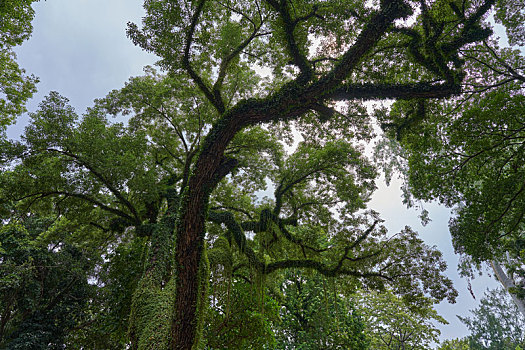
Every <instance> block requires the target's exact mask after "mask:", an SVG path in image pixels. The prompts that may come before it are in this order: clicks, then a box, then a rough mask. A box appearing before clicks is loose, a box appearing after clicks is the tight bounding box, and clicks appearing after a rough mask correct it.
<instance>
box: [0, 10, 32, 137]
mask: <svg viewBox="0 0 525 350" xmlns="http://www.w3.org/2000/svg"><path fill="white" fill-rule="evenodd" d="M35 1H38V0H3V1H2V3H0V132H3V131H4V128H5V126H6V125H9V124H10V123H12V122H13V121H14V119H15V117H16V116H18V115H20V114H22V113H23V112H25V111H26V109H25V102H26V101H27V100H28V99H29V98H31V96H33V93H34V92H35V83H36V82H37V81H38V80H37V79H36V78H35V77H34V76H26V75H25V71H24V69H22V68H20V67H19V66H18V64H17V63H16V60H15V59H16V55H15V53H14V52H13V48H14V47H15V46H17V45H20V44H22V42H23V41H24V40H26V39H28V38H29V36H30V35H31V32H32V30H33V27H32V26H31V21H32V20H33V16H34V10H33V8H32V7H31V4H32V3H33V2H35Z"/></svg>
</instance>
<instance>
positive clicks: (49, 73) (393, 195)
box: [8, 0, 498, 339]
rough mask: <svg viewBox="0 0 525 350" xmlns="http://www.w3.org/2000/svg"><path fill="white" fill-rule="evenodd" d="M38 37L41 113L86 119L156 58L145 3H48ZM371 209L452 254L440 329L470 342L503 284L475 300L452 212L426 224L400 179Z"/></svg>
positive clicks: (395, 228)
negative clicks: (140, 28) (461, 266)
mask: <svg viewBox="0 0 525 350" xmlns="http://www.w3.org/2000/svg"><path fill="white" fill-rule="evenodd" d="M34 9H35V10H36V16H35V20H34V21H33V26H34V30H33V35H32V37H31V38H30V40H28V41H27V42H25V43H24V44H23V45H22V46H21V47H19V48H18V49H17V50H16V52H17V55H18V62H19V63H20V65H21V66H22V67H23V68H25V69H26V71H27V72H28V73H31V74H34V75H36V76H37V77H39V78H40V83H39V84H38V86H37V87H38V93H37V94H35V96H34V98H33V99H32V100H31V101H30V102H29V103H28V106H27V107H28V110H29V111H30V112H32V111H33V112H34V111H35V110H36V109H37V108H38V104H39V103H40V101H42V99H43V98H44V96H46V95H48V94H49V92H50V91H58V92H59V93H60V94H61V95H63V96H65V97H67V98H68V99H69V100H70V104H71V105H72V106H73V107H74V108H75V110H76V112H77V113H78V114H82V113H83V112H84V111H85V110H86V108H87V107H89V106H91V105H92V102H93V100H94V99H96V98H100V97H103V96H105V95H106V94H107V93H108V92H109V91H111V90H113V89H118V88H121V87H122V86H123V85H124V83H125V82H126V81H127V80H128V79H129V78H130V77H131V76H137V75H141V74H142V73H143V67H144V66H145V65H152V64H154V63H155V61H156V58H155V57H154V56H153V55H151V54H148V53H145V52H144V51H142V50H141V49H140V48H138V47H136V46H134V45H133V44H132V42H131V41H130V40H129V39H128V38H127V37H126V33H125V30H126V23H127V22H129V21H131V22H135V23H137V24H138V23H140V21H141V17H142V16H143V9H142V1H141V0H47V1H42V0H41V1H40V2H38V3H36V4H35V5H34ZM27 120H28V117H27V114H26V115H24V116H21V117H20V118H19V119H18V122H17V124H16V125H15V126H12V127H10V128H9V129H8V136H10V137H11V138H18V136H19V135H20V133H21V132H22V130H23V128H24V126H25V125H26V124H27ZM378 185H379V189H378V191H377V192H376V193H375V195H374V197H373V198H372V201H371V203H370V207H371V208H372V209H374V210H376V211H378V212H380V213H381V215H382V217H383V219H385V225H386V226H387V228H388V229H389V231H390V232H399V231H400V230H401V229H402V228H404V227H405V226H406V225H409V226H411V227H412V228H413V229H415V230H417V231H418V232H419V233H420V235H421V236H422V238H423V239H424V240H425V242H426V243H427V244H428V245H430V246H434V245H435V246H436V247H437V248H438V249H439V250H440V251H441V252H442V253H443V255H444V258H445V260H446V261H447V263H448V266H449V269H448V271H447V273H446V274H447V275H448V277H449V278H451V279H452V280H453V281H454V286H455V288H456V289H457V290H458V292H459V297H458V299H457V303H456V304H448V303H447V302H443V303H441V304H439V305H437V306H436V309H437V310H438V312H439V313H440V314H441V315H442V316H443V317H444V318H445V319H447V320H448V322H449V325H440V326H439V328H440V330H441V332H442V334H441V339H451V338H456V337H463V336H465V335H467V334H468V331H467V329H466V327H465V326H464V325H463V324H462V323H461V322H459V320H458V319H457V317H456V315H462V316H466V315H468V314H469V312H468V310H470V309H473V308H475V307H476V306H477V305H478V302H479V300H480V299H481V298H482V296H483V293H484V291H485V290H486V289H487V288H491V289H492V288H495V287H497V286H498V283H497V282H496V281H495V280H494V279H491V278H489V277H487V276H486V274H485V276H482V277H478V278H476V279H474V280H472V281H471V284H472V291H473V292H474V295H475V296H476V300H475V299H474V298H473V297H472V295H471V293H470V292H469V290H468V287H467V281H466V280H464V279H461V278H460V277H459V275H458V273H457V272H456V269H457V263H458V257H457V256H456V255H455V254H454V250H453V248H452V243H451V238H450V234H449V232H448V220H449V217H450V210H449V209H447V208H444V207H442V206H439V205H437V204H432V203H431V204H428V203H427V204H424V207H425V209H427V210H428V211H429V212H430V217H431V219H432V221H431V222H430V223H429V224H428V225H427V226H425V227H423V226H421V224H420V220H419V219H418V215H419V212H418V211H416V210H415V209H411V210H408V209H407V208H405V207H404V206H403V204H402V199H401V192H400V190H399V187H400V182H399V181H393V182H392V184H391V185H390V186H389V187H387V186H386V185H385V184H384V183H381V182H379V183H378Z"/></svg>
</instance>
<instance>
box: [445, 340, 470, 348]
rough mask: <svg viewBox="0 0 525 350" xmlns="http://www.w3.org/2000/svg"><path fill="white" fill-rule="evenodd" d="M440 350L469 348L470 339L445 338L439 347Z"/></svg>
mask: <svg viewBox="0 0 525 350" xmlns="http://www.w3.org/2000/svg"><path fill="white" fill-rule="evenodd" d="M438 349H439V350H469V349H470V347H469V345H468V339H465V338H463V339H451V340H445V341H444V342H442V343H441V344H440V345H439V347H438Z"/></svg>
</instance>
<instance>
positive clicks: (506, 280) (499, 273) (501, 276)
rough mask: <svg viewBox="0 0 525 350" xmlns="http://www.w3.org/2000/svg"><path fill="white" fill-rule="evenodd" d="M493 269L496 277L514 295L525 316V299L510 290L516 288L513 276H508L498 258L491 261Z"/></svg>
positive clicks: (514, 299) (515, 301)
mask: <svg viewBox="0 0 525 350" xmlns="http://www.w3.org/2000/svg"><path fill="white" fill-rule="evenodd" d="M491 264H492V269H493V270H494V273H495V274H496V277H497V278H498V280H499V281H500V283H501V284H502V285H503V287H504V288H505V290H506V291H507V292H508V293H509V294H510V296H511V297H512V300H513V301H514V303H515V304H516V306H517V307H518V310H519V311H520V312H521V314H522V315H523V316H525V301H524V300H522V299H520V298H519V297H518V296H517V295H516V294H514V293H511V292H510V291H509V289H510V288H515V287H516V284H515V283H514V281H513V280H512V278H510V277H508V276H507V274H506V273H505V271H504V270H503V268H502V267H501V265H500V263H499V262H497V261H496V260H492V261H491Z"/></svg>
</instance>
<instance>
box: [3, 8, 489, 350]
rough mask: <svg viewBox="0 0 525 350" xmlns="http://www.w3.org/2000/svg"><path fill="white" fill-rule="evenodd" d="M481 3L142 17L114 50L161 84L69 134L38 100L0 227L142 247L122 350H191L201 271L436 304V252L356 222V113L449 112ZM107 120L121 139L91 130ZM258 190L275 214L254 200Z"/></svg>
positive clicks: (366, 177) (51, 103)
mask: <svg viewBox="0 0 525 350" xmlns="http://www.w3.org/2000/svg"><path fill="white" fill-rule="evenodd" d="M492 3H493V1H490V0H487V1H479V2H465V1H457V2H454V1H452V2H450V1H434V2H426V1H423V0H421V1H403V0H385V1H372V2H361V1H355V2H354V1H335V0H334V1H286V0H280V1H277V0H267V1H250V2H246V1H206V0H199V1H177V2H175V1H160V0H157V1H146V2H145V5H144V6H145V9H146V16H145V17H144V23H143V27H142V28H141V29H139V27H138V26H136V25H130V27H129V32H128V33H129V35H130V37H131V38H132V40H133V41H134V42H135V43H136V44H138V45H140V46H141V47H143V48H144V49H146V50H149V51H152V52H154V53H156V54H157V55H158V56H159V57H160V58H161V60H160V62H159V64H160V66H161V67H162V68H163V69H164V70H165V71H166V73H167V74H166V75H159V74H157V73H155V72H154V71H149V74H148V75H147V76H145V77H142V78H135V79H132V80H131V81H130V82H129V84H127V86H126V87H124V88H123V89H122V90H119V91H115V92H113V93H111V94H110V95H109V96H108V97H107V98H105V99H103V100H100V101H98V103H97V104H96V106H95V107H94V108H92V109H90V110H89V111H88V112H87V113H86V115H85V116H84V118H83V119H82V120H79V119H78V117H77V116H76V114H75V113H74V112H73V110H72V109H71V108H70V107H68V106H67V101H65V99H63V98H62V97H60V96H59V95H58V94H52V95H50V96H49V97H48V98H47V99H46V100H45V101H44V102H43V103H42V104H41V107H40V110H39V111H38V112H36V113H35V114H33V115H32V122H31V125H30V126H29V127H28V128H27V129H26V133H25V136H24V138H23V141H22V142H19V143H16V142H13V143H11V144H10V145H8V147H5V148H4V149H3V153H2V160H3V164H4V173H3V174H2V178H1V181H2V196H3V199H4V201H3V202H4V203H7V202H8V201H9V202H13V201H14V202H17V203H18V206H17V208H16V210H14V211H13V210H12V209H11V206H8V205H6V206H5V207H4V208H3V209H5V212H6V213H7V214H6V215H13V214H17V213H20V211H27V210H41V211H47V212H49V211H51V212H54V213H55V214H56V215H59V216H66V217H68V216H69V220H71V221H73V222H74V223H75V224H78V225H80V226H81V227H91V228H92V230H94V231H95V232H96V234H94V235H90V237H91V238H90V240H89V242H90V243H93V244H94V245H97V244H98V246H99V247H100V246H104V239H103V237H104V234H106V237H107V234H108V233H109V234H112V233H113V236H112V237H113V243H114V244H118V243H121V242H123V241H125V240H126V239H129V237H130V236H133V235H134V236H135V237H137V238H140V237H144V238H146V239H147V242H148V243H147V244H146V245H144V247H145V248H147V251H145V252H144V253H143V254H142V255H141V256H142V257H143V258H144V262H143V274H142V277H141V278H140V281H137V282H136V288H135V291H134V295H133V297H132V301H131V306H130V308H131V314H130V315H129V322H130V330H129V332H130V334H129V336H130V340H131V346H132V348H134V349H135V348H140V349H153V348H155V349H162V348H173V349H191V348H194V347H197V346H199V342H200V341H201V331H202V325H203V318H204V315H205V314H206V310H205V308H206V304H207V303H208V297H207V295H208V293H209V291H208V279H209V273H210V272H209V268H210V267H211V268H212V274H213V273H215V274H217V273H218V272H221V273H222V271H225V269H226V267H227V266H230V270H229V271H231V274H230V275H229V276H235V275H236V274H237V275H238V276H237V277H236V278H238V279H241V278H242V279H244V280H247V281H250V283H251V282H253V281H252V279H251V278H257V279H262V280H264V279H265V278H266V277H267V276H268V275H270V274H272V273H275V272H277V271H279V270H283V269H288V268H295V269H298V268H299V269H311V270H315V271H317V272H318V273H320V274H322V275H325V276H328V277H334V276H338V275H342V276H351V277H354V278H355V279H357V280H358V281H360V283H363V284H368V285H369V286H370V287H374V288H384V284H386V283H388V284H390V285H391V287H392V288H393V289H394V290H396V292H398V293H401V294H404V295H410V294H414V295H421V294H423V293H425V292H428V293H430V294H431V295H432V296H433V297H435V298H438V299H442V298H444V297H449V298H450V299H453V297H454V291H453V289H452V288H451V286H450V281H447V280H443V278H441V277H439V276H440V275H439V274H440V272H442V271H443V269H444V264H443V262H442V261H441V257H440V255H439V254H438V253H437V252H436V251H435V250H433V249H431V248H429V247H427V246H425V245H424V244H423V243H422V242H421V241H420V240H419V239H418V238H417V237H416V236H415V234H414V232H412V231H411V230H410V229H408V228H407V229H405V230H403V231H402V232H401V233H400V234H399V235H397V236H395V237H394V238H392V239H384V236H385V231H384V229H383V228H382V227H381V226H380V224H379V222H380V219H379V218H378V216H377V214H376V213H374V212H370V211H364V209H365V208H366V201H367V199H368V198H369V196H370V194H371V192H372V191H373V189H374V179H375V176H376V172H375V170H374V169H373V167H372V166H370V164H369V163H368V162H367V160H366V159H365V158H364V157H363V156H362V154H361V151H360V147H359V145H358V144H359V143H360V142H366V141H367V140H369V137H370V136H369V132H370V129H371V127H370V125H369V124H368V123H367V122H366V119H365V118H364V117H362V116H363V114H365V112H364V109H363V108H362V107H361V106H359V103H357V102H359V101H363V100H373V99H402V100H409V101H413V100H417V101H418V102H419V103H422V101H423V100H425V99H436V98H446V97H450V96H453V95H455V94H458V93H459V92H460V91H461V83H462V81H463V79H464V77H465V74H466V73H465V70H464V67H463V63H464V62H463V60H462V59H461V58H460V56H459V51H460V50H461V49H463V48H464V47H467V46H470V45H472V43H474V42H476V41H479V40H483V39H486V38H487V37H488V36H489V35H490V33H491V31H490V29H488V28H486V25H484V24H482V20H483V18H485V17H486V15H487V13H488V11H489V10H490V8H491V6H492ZM267 68H269V70H267ZM265 69H266V70H265ZM261 71H268V72H270V71H271V73H268V74H269V78H268V77H267V78H263V77H261V76H260V74H261ZM342 102H346V106H340V105H341V103H342ZM336 103H338V105H337V106H336ZM119 113H124V114H131V115H132V117H131V119H130V120H129V124H128V126H123V125H121V124H111V123H109V122H108V120H107V119H106V115H107V114H119ZM292 122H295V124H294V125H295V127H296V130H299V131H300V132H302V134H303V137H304V139H305V140H304V142H303V143H301V144H300V145H299V146H298V147H297V149H296V151H295V153H293V154H291V155H286V154H285V153H284V152H283V150H282V145H280V144H279V143H278V142H276V137H275V135H282V136H284V137H291V136H290V135H291V130H290V126H291V124H292ZM267 181H268V182H270V183H272V184H273V187H274V189H275V190H274V198H273V199H270V200H267V201H262V202H261V201H259V200H256V199H255V198H253V197H252V194H253V192H254V191H256V190H260V189H262V188H264V187H265V185H266V182H267ZM82 225H84V226H82ZM95 229H96V230H95ZM86 231H87V229H82V230H79V231H78V232H79V235H80V236H81V235H82V233H83V232H86ZM77 239H79V237H77ZM224 240H226V245H224V243H221V242H224ZM221 244H223V245H222V246H221ZM232 248H234V249H233V250H232ZM228 249H229V255H228V254H223V253H225V252H226V253H228ZM110 251H111V249H110ZM207 253H210V254H209V259H208V257H207V255H208V254H207ZM212 253H217V254H216V255H215V256H213V254H212ZM219 253H220V254H219ZM218 256H223V257H226V258H227V257H228V256H229V259H230V262H228V263H227V264H226V263H225V262H224V261H223V262H222V263H220V264H217V261H219V260H213V259H218ZM231 261H233V263H231ZM214 264H215V265H214ZM213 268H215V271H214V270H213ZM132 285H134V284H133V283H132ZM166 325H168V326H166Z"/></svg>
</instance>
